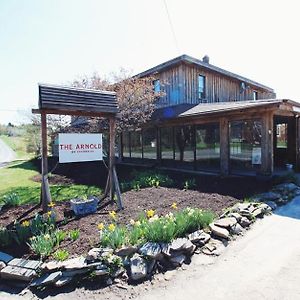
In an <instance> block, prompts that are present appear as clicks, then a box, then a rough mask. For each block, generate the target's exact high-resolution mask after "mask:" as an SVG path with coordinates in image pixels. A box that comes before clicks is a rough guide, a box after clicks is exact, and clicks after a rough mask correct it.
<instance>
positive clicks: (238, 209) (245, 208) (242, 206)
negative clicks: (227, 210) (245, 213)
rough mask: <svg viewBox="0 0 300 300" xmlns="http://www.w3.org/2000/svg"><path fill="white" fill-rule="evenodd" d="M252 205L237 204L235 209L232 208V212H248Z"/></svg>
mask: <svg viewBox="0 0 300 300" xmlns="http://www.w3.org/2000/svg"><path fill="white" fill-rule="evenodd" d="M249 206H250V204H249V203H240V202H239V203H236V204H235V205H234V206H233V207H232V212H237V213H239V212H240V211H242V210H248V208H249Z"/></svg>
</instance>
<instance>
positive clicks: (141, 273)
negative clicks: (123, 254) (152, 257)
mask: <svg viewBox="0 0 300 300" xmlns="http://www.w3.org/2000/svg"><path fill="white" fill-rule="evenodd" d="M147 271H148V270H147V262H146V260H145V259H144V258H142V257H141V256H139V255H138V254H134V255H133V257H132V258H131V259H130V278H131V279H132V280H141V279H144V278H146V277H147Z"/></svg>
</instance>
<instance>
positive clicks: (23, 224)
mask: <svg viewBox="0 0 300 300" xmlns="http://www.w3.org/2000/svg"><path fill="white" fill-rule="evenodd" d="M29 225H30V223H29V221H27V220H26V221H24V222H22V224H21V226H22V227H28V226H29Z"/></svg>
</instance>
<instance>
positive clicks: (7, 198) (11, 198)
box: [3, 193, 21, 207]
mask: <svg viewBox="0 0 300 300" xmlns="http://www.w3.org/2000/svg"><path fill="white" fill-rule="evenodd" d="M3 202H4V205H5V206H6V207H14V206H18V205H20V203H21V200H20V197H19V195H18V194H16V193H10V194H7V195H4V196H3Z"/></svg>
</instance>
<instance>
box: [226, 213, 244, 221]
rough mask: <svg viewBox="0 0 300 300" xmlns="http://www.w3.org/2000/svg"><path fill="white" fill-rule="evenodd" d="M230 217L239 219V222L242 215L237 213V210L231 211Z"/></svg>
mask: <svg viewBox="0 0 300 300" xmlns="http://www.w3.org/2000/svg"><path fill="white" fill-rule="evenodd" d="M228 217H229V218H235V219H236V220H237V222H239V221H240V220H241V218H242V216H241V215H240V214H239V213H235V212H232V213H229V214H228Z"/></svg>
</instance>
